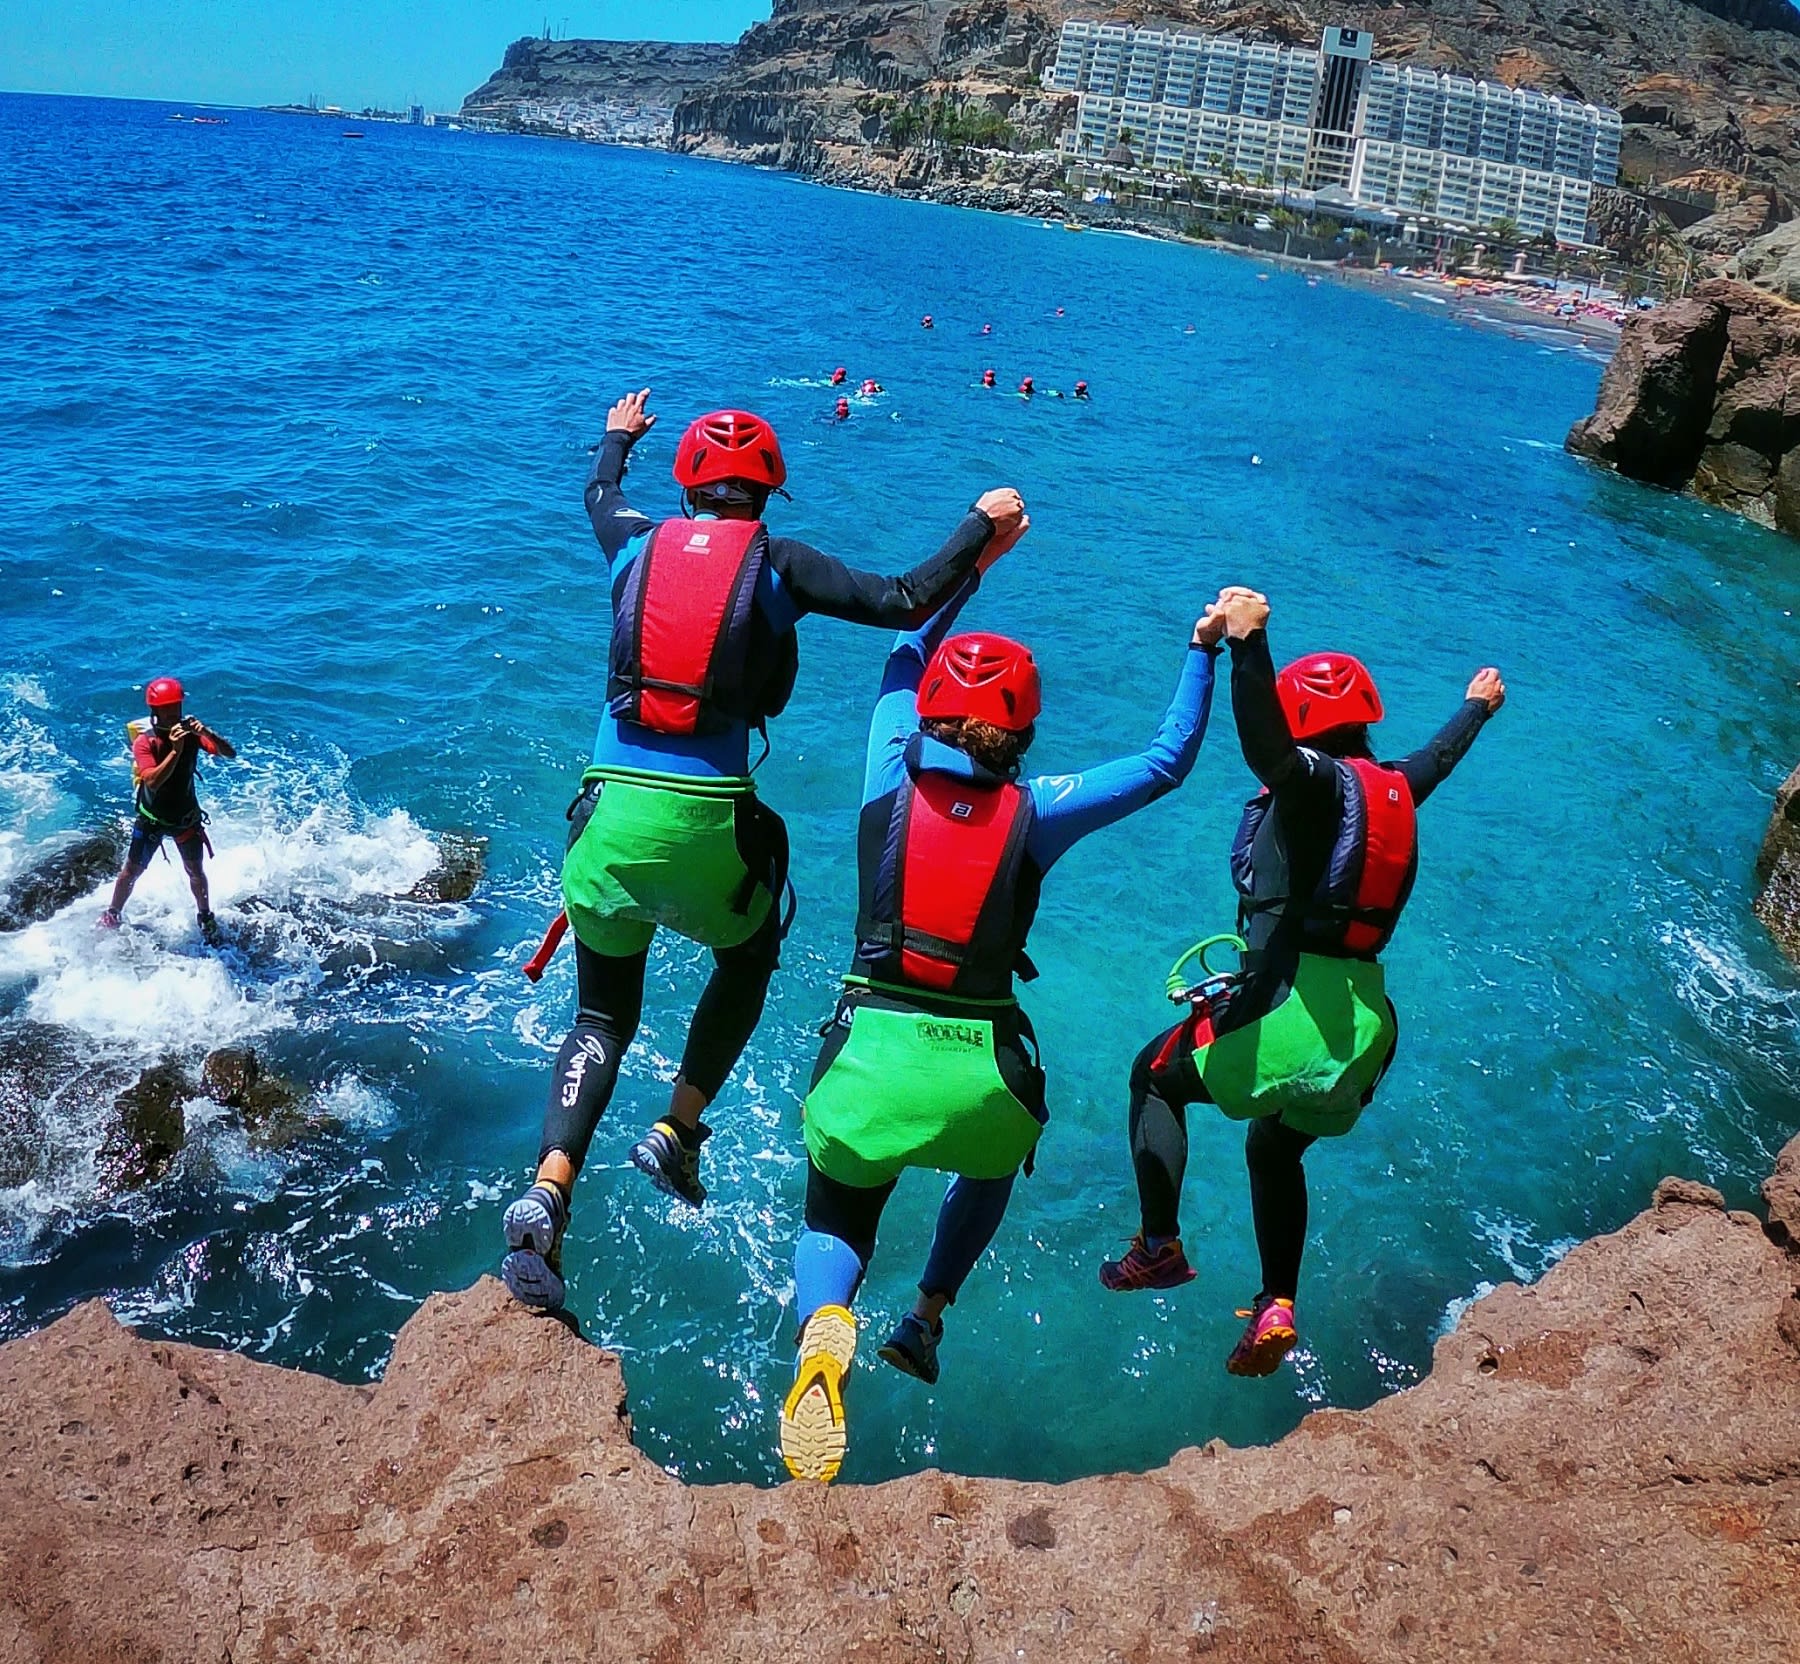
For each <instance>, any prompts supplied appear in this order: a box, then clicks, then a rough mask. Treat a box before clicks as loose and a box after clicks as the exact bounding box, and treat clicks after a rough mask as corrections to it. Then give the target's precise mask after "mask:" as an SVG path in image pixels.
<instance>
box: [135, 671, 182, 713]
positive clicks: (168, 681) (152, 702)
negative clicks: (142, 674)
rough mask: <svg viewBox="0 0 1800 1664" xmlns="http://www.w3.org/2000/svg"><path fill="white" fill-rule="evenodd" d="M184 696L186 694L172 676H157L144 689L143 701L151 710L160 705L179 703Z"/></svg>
mask: <svg viewBox="0 0 1800 1664" xmlns="http://www.w3.org/2000/svg"><path fill="white" fill-rule="evenodd" d="M185 698H187V694H186V693H185V692H183V690H182V686H181V684H180V683H179V682H178V681H176V680H175V678H174V677H173V676H158V677H157V678H156V680H155V681H154V682H152V683H151V684H150V685H149V687H147V688H145V689H144V703H145V704H146V705H148V706H149V707H150V709H151V710H153V711H154V710H156V709H157V708H158V707H159V706H162V705H179V704H180V703H181V702H182V700H184V699H185Z"/></svg>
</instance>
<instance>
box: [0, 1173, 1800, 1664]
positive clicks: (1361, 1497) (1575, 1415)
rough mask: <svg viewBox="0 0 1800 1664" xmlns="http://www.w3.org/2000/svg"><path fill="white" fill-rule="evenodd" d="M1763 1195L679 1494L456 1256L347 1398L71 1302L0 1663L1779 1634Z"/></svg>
mask: <svg viewBox="0 0 1800 1664" xmlns="http://www.w3.org/2000/svg"><path fill="white" fill-rule="evenodd" d="M1764 1196H1765V1198H1766V1199H1767V1202H1768V1204H1769V1215H1770V1218H1769V1224H1768V1225H1767V1227H1765V1226H1764V1225H1763V1224H1762V1223H1761V1222H1759V1221H1758V1220H1757V1219H1756V1218H1754V1217H1753V1216H1751V1215H1750V1214H1747V1213H1727V1212H1725V1211H1724V1208H1723V1205H1722V1203H1721V1201H1720V1198H1719V1196H1718V1193H1717V1192H1716V1191H1712V1190H1709V1189H1707V1188H1706V1187H1704V1186H1702V1185H1697V1184H1693V1183H1689V1182H1686V1181H1682V1180H1665V1181H1664V1183H1663V1184H1662V1185H1660V1186H1659V1187H1658V1189H1657V1193H1656V1199H1655V1204H1654V1206H1653V1207H1652V1209H1651V1210H1650V1211H1649V1212H1647V1213H1644V1214H1642V1215H1640V1216H1639V1217H1638V1218H1637V1219H1635V1220H1633V1221H1632V1222H1631V1223H1630V1224H1629V1225H1627V1226H1626V1227H1625V1228H1624V1229H1623V1230H1622V1231H1619V1232H1618V1233H1617V1234H1615V1235H1613V1236H1610V1237H1603V1238H1600V1239H1599V1240H1597V1241H1594V1242H1590V1243H1587V1244H1585V1245H1584V1246H1582V1247H1580V1248H1577V1249H1576V1250H1575V1251H1574V1252H1573V1253H1572V1254H1570V1255H1569V1256H1568V1258H1567V1259H1565V1260H1564V1261H1563V1262H1562V1263H1561V1264H1560V1265H1558V1266H1557V1267H1555V1268H1554V1269H1553V1270H1552V1271H1550V1272H1549V1273H1548V1274H1547V1275H1546V1276H1545V1277H1544V1279H1543V1280H1542V1281H1541V1282H1540V1283H1538V1284H1536V1285H1535V1286H1533V1287H1531V1288H1517V1287H1511V1286H1508V1287H1505V1288H1502V1289H1501V1290H1499V1291H1498V1292H1497V1293H1495V1294H1492V1295H1490V1296H1488V1297H1487V1298H1486V1299H1484V1300H1482V1301H1481V1302H1479V1303H1478V1304H1477V1305H1475V1306H1474V1307H1473V1308H1472V1309H1471V1310H1470V1311H1469V1312H1468V1313H1467V1315H1466V1316H1465V1317H1464V1318H1463V1320H1462V1322H1461V1323H1460V1324H1459V1325H1458V1327H1457V1329H1456V1331H1455V1332H1454V1333H1453V1334H1451V1335H1450V1336H1448V1337H1447V1338H1446V1339H1444V1340H1443V1341H1441V1342H1439V1344H1438V1347H1437V1352H1436V1357H1435V1360H1434V1364H1433V1368H1432V1372H1431V1374H1430V1376H1429V1377H1428V1378H1427V1379H1426V1380H1425V1381H1424V1382H1422V1383H1421V1384H1420V1385H1419V1386H1417V1387H1415V1388H1413V1389H1412V1390H1410V1391H1408V1392H1404V1393H1401V1394H1398V1395H1397V1396H1395V1397H1392V1398H1388V1399H1385V1400H1383V1401H1382V1402H1380V1403H1378V1404H1376V1405H1375V1406H1374V1407H1373V1408H1372V1409H1369V1410H1367V1411H1362V1412H1356V1413H1349V1412H1344V1411H1336V1410H1325V1411H1320V1412H1317V1413H1315V1414H1313V1415H1311V1416H1309V1417H1308V1418H1307V1419H1306V1420H1305V1421H1304V1422H1303V1423H1302V1424H1301V1426H1300V1427H1299V1429H1298V1430H1297V1431H1296V1432H1294V1433H1293V1434H1291V1435H1290V1436H1289V1437H1288V1438H1286V1439H1284V1440H1282V1441H1281V1442H1280V1443H1279V1444H1277V1445H1275V1446H1273V1447H1271V1448H1268V1449H1261V1450H1231V1449H1228V1448H1226V1447H1225V1446H1224V1445H1222V1444H1213V1445H1209V1446H1208V1447H1206V1448H1205V1449H1203V1450H1185V1451H1182V1452H1181V1453H1180V1454H1178V1455H1177V1456H1176V1457H1175V1458H1174V1459H1173V1460H1172V1461H1171V1462H1170V1464H1169V1465H1168V1467H1166V1468H1164V1469H1162V1470H1160V1471H1158V1472H1155V1473H1150V1474H1144V1475H1121V1476H1116V1477H1111V1478H1100V1479H1088V1480H1081V1481H1078V1482H1076V1483H1073V1484H1068V1485H1060V1486H1058V1485H1035V1484H1018V1483H1011V1482H1007V1481H1002V1480H988V1479H958V1478H953V1477H951V1476H949V1475H945V1474H941V1473H935V1472H928V1473H922V1474H917V1475H915V1476H913V1477H911V1478H907V1479H902V1480H897V1481H894V1482H892V1483H889V1484H885V1485H878V1486H872V1487H868V1488H859V1487H854V1486H838V1487H835V1488H833V1489H830V1490H826V1489H824V1488H821V1487H817V1486H788V1487H786V1488H784V1489H781V1490H775V1491H759V1490H756V1489H753V1488H751V1487H749V1486H743V1485H728V1486H716V1487H707V1488H700V1489H689V1488H687V1487H686V1486H684V1485H682V1484H681V1483H680V1482H679V1481H677V1480H675V1479H673V1478H671V1477H670V1476H669V1475H668V1474H666V1473H664V1472H663V1471H662V1470H661V1469H659V1468H657V1467H656V1466H655V1465H654V1464H653V1463H651V1462H650V1461H649V1460H648V1459H647V1458H646V1457H644V1456H643V1455H641V1454H640V1453H639V1452H638V1451H637V1450H636V1449H635V1448H634V1447H633V1445H632V1443H631V1423H630V1418H629V1416H628V1414H627V1411H626V1401H625V1387H624V1382H623V1380H622V1378H621V1376H620V1372H619V1365H618V1361H617V1360H616V1359H615V1358H613V1357H611V1356H609V1355H608V1354H606V1353H604V1352H600V1351H596V1350H595V1349H593V1348H592V1347H590V1346H588V1345H586V1344H585V1343H584V1342H582V1341H580V1340H579V1339H577V1338H576V1337H575V1336H574V1335H573V1334H571V1333H570V1332H569V1331H568V1330H566V1329H564V1328H562V1327H561V1326H559V1325H558V1324H556V1323H554V1322H551V1321H548V1320H544V1319H534V1318H533V1317H531V1316H529V1315H528V1314H526V1313H525V1312H523V1311H522V1310H519V1309H518V1308H515V1307H513V1306H511V1305H510V1304H509V1302H508V1301H507V1299H506V1297H505V1295H504V1294H503V1293H502V1292H501V1290H500V1288H499V1285H498V1284H496V1283H494V1282H492V1281H491V1280H484V1281H482V1282H481V1283H479V1284H477V1285H476V1286H475V1287H474V1288H473V1289H470V1290H468V1291H466V1292H465V1293H462V1294H454V1295H439V1296H436V1297H434V1298H433V1299H431V1300H429V1301H427V1302H426V1304H425V1306H424V1307H423V1308H422V1309H421V1310H420V1312H419V1313H418V1314H417V1316H415V1317H414V1318H413V1320H412V1321H411V1322H410V1323H408V1324H407V1326H406V1328H405V1329H404V1330H403V1331H402V1332H401V1334H400V1337H399V1339H398V1341H397V1343H396V1345H395V1348H394V1354H393V1358H392V1360H391V1362H390V1363H389V1365H388V1370H387V1375H386V1377H385V1379H384V1380H383V1381H382V1382H381V1384H380V1385H379V1386H374V1387H349V1386H341V1385H337V1384H335V1383H333V1382H329V1381H324V1380H321V1379H319V1378H317V1377H314V1376H309V1375H302V1374H295V1373H290V1372H286V1371H282V1370H278V1369H273V1368H270V1367H268V1366H265V1365H261V1364H255V1363H252V1362H250V1361H248V1360H247V1359H245V1358H241V1357H238V1356H235V1355H232V1354H229V1353H215V1352H206V1351H201V1350H198V1349H196V1348H192V1347H186V1346H172V1345H165V1344H160V1343H156V1342H152V1341H147V1340H140V1339H138V1338H136V1337H134V1336H133V1335H131V1334H130V1333H129V1332H128V1331H126V1330H125V1329H122V1328H121V1327H120V1326H119V1325H118V1324H117V1323H116V1322H115V1321H114V1319H113V1318H112V1316H111V1315H110V1314H109V1313H108V1311H107V1310H106V1308H105V1307H104V1306H103V1305H101V1304H100V1303H99V1302H94V1303H91V1304H89V1305H86V1306H83V1307H81V1308H79V1309H78V1310H76V1311H74V1312H73V1313H71V1314H70V1315H69V1316H67V1317H65V1318H63V1319H62V1320H61V1321H60V1322H58V1323H56V1324H54V1325H52V1326H51V1327H50V1328H48V1329H46V1330H43V1331H41V1332H40V1333H38V1334H36V1335H32V1336H29V1337H27V1338H26V1339H23V1340H18V1341H14V1342H12V1343H11V1344H9V1345H7V1346H5V1347H0V1406H4V1409H3V1410H0V1571H3V1574H4V1576H3V1580H0V1657H4V1658H5V1659H7V1660H8V1661H29V1664H71V1661H79V1664H109V1661H110V1664H126V1661H131V1664H139V1661H144V1660H152V1659H154V1660H157V1661H159V1664H188V1661H192V1660H208V1661H216V1660H239V1661H242V1660H249V1659H258V1660H287V1659H302V1658H305V1659H319V1660H333V1661H338V1660H361V1659H370V1660H380V1661H381V1664H426V1661H437V1660H448V1659H469V1660H483V1661H487V1660H492V1659H497V1658H505V1659H515V1658H565V1657H567V1658H582V1659H605V1660H611V1659H620V1660H624V1659H632V1660H643V1659H654V1660H659V1661H663V1664H676V1661H679V1660H684V1659H686V1660H695V1661H698V1660H701V1659H705V1660H709V1661H712V1660H750V1659H776V1658H794V1657H818V1658H830V1659H844V1660H868V1661H875V1660H882V1661H885V1660H918V1661H921V1664H922V1661H924V1660H948V1659H955V1660H995V1661H999V1660H1008V1661H1012V1660H1017V1659H1030V1660H1037V1659H1055V1660H1058V1661H1074V1664H1083V1661H1086V1660H1090V1659H1092V1660H1102V1659H1105V1660H1127V1659H1132V1660H1137V1659H1142V1660H1165V1659H1167V1660H1174V1659H1177V1658H1183V1659H1185V1658H1192V1657H1207V1658H1218V1659H1222V1660H1230V1659H1239V1660H1269V1661H1275V1660H1279V1661H1282V1664H1288V1661H1291V1660H1312V1661H1316V1664H1353V1661H1363V1660H1387V1659H1392V1660H1420V1659H1431V1660H1437V1659H1446V1660H1447V1659H1456V1660H1470V1659H1476V1660H1496V1661H1501V1664H1530V1661H1534V1660H1544V1661H1545V1664H1580V1661H1585V1660H1607V1661H1609V1664H1613V1661H1618V1660H1640V1659H1641V1660H1646V1661H1652V1660H1653V1661H1656V1664H1666V1661H1670V1660H1678V1659H1693V1660H1698V1659H1706V1658H1720V1659H1724V1658H1729V1659H1732V1660H1733V1661H1734V1664H1756V1661H1762V1660H1768V1661H1770V1664H1774V1661H1776V1660H1790V1661H1791V1660H1792V1659H1794V1658H1795V1657H1797V1656H1800V1599H1796V1590H1800V1295H1796V1292H1795V1285H1796V1282H1797V1281H1800V1252H1796V1250H1800V1139H1796V1140H1795V1142H1794V1143H1793V1144H1791V1145H1790V1146H1789V1147H1788V1149H1787V1151H1786V1152H1785V1153H1784V1154H1783V1156H1782V1158H1781V1163H1780V1165H1779V1167H1778V1168H1777V1171H1776V1173H1775V1175H1774V1176H1773V1177H1772V1178H1771V1179H1770V1180H1769V1182H1768V1183H1767V1184H1766V1185H1765V1186H1764ZM1204 1385H1205V1383H1197V1384H1196V1390H1203V1388H1204ZM1047 1409H1048V1410H1049V1412H1050V1413H1054V1406H1048V1407H1047ZM971 1413H974V1410H973V1406H971Z"/></svg>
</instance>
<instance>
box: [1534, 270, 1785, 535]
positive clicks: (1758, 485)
mask: <svg viewBox="0 0 1800 1664" xmlns="http://www.w3.org/2000/svg"><path fill="white" fill-rule="evenodd" d="M1568 447H1569V449H1570V450H1571V451H1574V452H1575V453H1576V454H1577V455H1579V456H1585V457H1588V458H1589V459H1590V460H1592V461H1595V462H1599V463H1602V464H1603V465H1605V466H1606V467H1609V468H1616V469H1617V470H1618V471H1619V472H1620V473H1622V474H1627V475H1629V476H1630V477H1631V478H1632V479H1638V480H1646V481H1649V482H1650V483H1652V484H1655V485H1663V486H1668V487H1671V488H1675V489H1680V488H1683V487H1686V488H1689V489H1691V490H1692V491H1693V492H1694V493H1695V495H1697V496H1699V497H1703V498H1704V499H1705V500H1706V501H1707V502H1709V503H1716V504H1718V505H1719V506H1720V507H1721V508H1728V509H1731V510H1733V511H1734V512H1735V513H1738V514H1742V515H1745V516H1747V517H1748V518H1749V519H1752V520H1755V521H1756V522H1757V523H1758V524H1760V525H1764V526H1769V527H1773V528H1775V529H1778V530H1780V531H1785V532H1788V533H1790V534H1792V535H1796V536H1800V307H1795V306H1792V305H1790V304H1789V303H1788V302H1786V301H1783V300H1779V299H1777V298H1776V297H1774V296H1772V295H1767V294H1764V293H1762V292H1761V291H1760V290H1757V289H1752V288H1750V287H1749V286H1748V285H1746V284H1743V283H1738V282H1733V281H1731V280H1729V279H1725V278H1715V279H1712V280H1710V281H1708V282H1705V283H1702V284H1700V285H1699V286H1698V287H1697V288H1696V289H1695V290H1694V292H1693V294H1692V295H1691V296H1689V297H1688V298H1687V299H1686V300H1681V301H1676V302H1674V303H1672V304H1670V305H1668V306H1661V307H1658V308H1656V309H1655V310H1654V311H1652V312H1648V313H1642V314H1640V315H1639V316H1637V317H1635V318H1632V319H1631V320H1629V321H1628V322H1627V324H1626V326H1625V332H1624V334H1623V336H1622V337H1621V339H1620V342H1619V350H1618V351H1617V352H1616V353H1615V354H1614V356H1613V360H1612V362H1611V364H1609V365H1608V366H1607V370H1606V374H1605V376H1604V377H1603V378H1602V380H1601V383H1600V395H1599V399H1598V402H1597V405H1596V408H1595V410H1594V414H1593V415H1591V416H1587V417H1584V418H1583V419H1582V420H1581V421H1579V422H1577V423H1576V424H1575V426H1574V427H1573V428H1571V429H1570V430H1569V437H1568Z"/></svg>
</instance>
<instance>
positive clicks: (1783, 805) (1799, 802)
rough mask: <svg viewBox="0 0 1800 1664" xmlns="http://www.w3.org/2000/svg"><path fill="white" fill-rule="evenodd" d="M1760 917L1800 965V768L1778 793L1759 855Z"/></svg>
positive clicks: (1758, 898)
mask: <svg viewBox="0 0 1800 1664" xmlns="http://www.w3.org/2000/svg"><path fill="white" fill-rule="evenodd" d="M1753 905H1754V908H1755V912H1756V916H1757V917H1758V918H1759V919H1761V920H1762V922H1763V924H1764V925H1765V926H1767V928H1768V931H1769V934H1770V935H1771V936H1773V937H1774V938H1775V940H1776V943H1777V944H1778V945H1779V946H1780V948H1781V951H1782V952H1783V953H1785V954H1786V955H1787V956H1788V958H1790V959H1792V960H1793V961H1794V962H1795V963H1796V964H1800V768H1796V769H1795V770H1794V772H1793V773H1792V774H1790V775H1789V776H1788V777H1787V779H1786V780H1784V781H1783V782H1782V783H1781V789H1780V790H1779V791H1777V792H1776V793H1775V812H1774V813H1773V814H1772V815H1771V816H1770V817H1769V830H1768V832H1767V833H1765V834H1764V836H1763V844H1762V852H1761V853H1760V854H1759V855H1758V856H1757V858H1756V901H1755V903H1754V904H1753Z"/></svg>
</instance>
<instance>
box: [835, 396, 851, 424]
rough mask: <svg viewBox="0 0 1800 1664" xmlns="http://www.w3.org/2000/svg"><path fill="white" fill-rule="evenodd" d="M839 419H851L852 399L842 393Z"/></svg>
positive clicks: (839, 401)
mask: <svg viewBox="0 0 1800 1664" xmlns="http://www.w3.org/2000/svg"><path fill="white" fill-rule="evenodd" d="M837 419H838V420H839V421H840V422H847V421H849V420H850V401H849V400H848V399H847V398H845V397H844V396H843V395H842V394H841V393H840V394H839V395H838V402H837Z"/></svg>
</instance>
